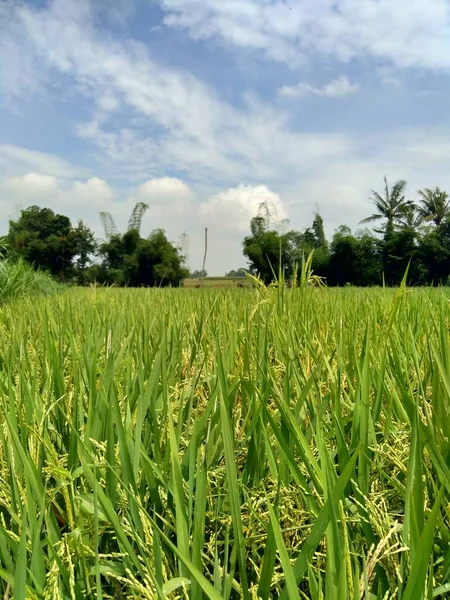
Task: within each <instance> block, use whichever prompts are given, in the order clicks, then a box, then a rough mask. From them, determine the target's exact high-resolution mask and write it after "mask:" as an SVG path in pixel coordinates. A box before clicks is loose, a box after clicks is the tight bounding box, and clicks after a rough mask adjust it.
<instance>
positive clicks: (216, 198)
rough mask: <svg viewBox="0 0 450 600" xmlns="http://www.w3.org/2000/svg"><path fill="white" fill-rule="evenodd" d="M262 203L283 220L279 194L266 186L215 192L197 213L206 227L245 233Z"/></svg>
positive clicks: (243, 187)
mask: <svg viewBox="0 0 450 600" xmlns="http://www.w3.org/2000/svg"><path fill="white" fill-rule="evenodd" d="M263 203H267V204H268V206H269V207H270V209H271V212H272V214H273V217H274V218H275V219H278V220H283V219H286V217H287V215H286V210H285V207H284V205H283V202H282V201H281V198H280V196H279V195H278V194H275V193H274V192H272V191H271V190H270V189H269V188H268V187H267V186H265V185H258V186H251V185H239V186H238V187H236V188H230V189H228V190H226V191H224V192H220V193H218V194H215V195H213V196H211V197H210V198H208V200H206V202H203V203H202V204H201V205H200V209H199V214H200V218H201V219H202V222H203V223H204V224H205V226H213V227H214V228H215V229H216V230H217V229H219V230H221V231H232V232H235V233H236V232H239V233H240V234H245V233H246V232H248V229H249V223H250V220H251V219H252V217H254V216H256V214H257V213H258V209H259V207H260V205H261V204H263Z"/></svg>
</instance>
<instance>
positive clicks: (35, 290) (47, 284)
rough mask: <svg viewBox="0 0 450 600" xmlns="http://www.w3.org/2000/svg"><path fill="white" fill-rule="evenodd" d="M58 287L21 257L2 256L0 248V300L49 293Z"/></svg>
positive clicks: (47, 276)
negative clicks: (12, 258)
mask: <svg viewBox="0 0 450 600" xmlns="http://www.w3.org/2000/svg"><path fill="white" fill-rule="evenodd" d="M59 289H60V285H59V284H58V283H57V282H56V281H55V280H53V279H52V278H51V277H50V275H48V274H47V273H44V272H42V271H36V270H34V269H33V267H31V266H30V265H29V264H27V263H26V262H25V261H23V260H21V259H18V260H11V259H9V258H4V257H3V256H2V254H1V250H0V302H5V301H9V300H17V299H19V298H24V297H27V296H39V295H49V294H52V293H54V292H56V291H58V290H59Z"/></svg>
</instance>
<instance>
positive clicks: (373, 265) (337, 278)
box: [327, 225, 382, 286]
mask: <svg viewBox="0 0 450 600" xmlns="http://www.w3.org/2000/svg"><path fill="white" fill-rule="evenodd" d="M381 270H382V263H381V251H380V241H379V240H378V239H377V238H375V237H374V236H372V235H370V233H368V232H366V231H362V232H360V233H359V234H358V233H357V234H356V235H355V236H354V235H352V232H351V230H350V229H349V228H348V227H347V226H346V225H341V227H339V228H338V229H337V230H336V232H335V234H334V236H333V241H332V242H331V254H330V259H329V268H328V276H327V283H328V284H329V285H339V286H342V285H346V284H351V285H357V286H370V285H379V284H380V283H381Z"/></svg>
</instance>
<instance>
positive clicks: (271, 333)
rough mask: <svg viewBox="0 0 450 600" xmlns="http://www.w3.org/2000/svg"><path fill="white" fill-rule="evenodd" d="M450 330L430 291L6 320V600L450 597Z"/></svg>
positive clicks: (55, 306) (180, 298) (129, 300)
mask: <svg viewBox="0 0 450 600" xmlns="http://www.w3.org/2000/svg"><path fill="white" fill-rule="evenodd" d="M302 276H303V275H302ZM304 283H305V282H304ZM449 328H450V310H449V298H448V296H447V294H446V292H445V291H443V290H436V289H435V290H414V291H412V292H411V291H407V290H406V289H404V288H402V289H400V290H397V291H390V290H382V289H377V290H373V289H372V290H358V289H343V290H342V289H341V290H339V289H333V290H331V289H329V290H327V289H315V288H309V287H307V285H301V287H299V288H295V289H290V290H286V289H284V288H282V287H280V288H278V289H267V288H265V287H263V286H260V287H258V288H256V289H243V290H219V291H217V290H170V289H166V290H114V289H112V290H105V289H90V290H75V291H71V292H67V293H64V294H62V295H57V296H55V297H53V298H50V299H38V300H33V301H32V302H31V301H30V300H25V301H21V302H17V303H15V304H9V305H6V306H4V307H3V308H2V309H1V311H0V425H1V426H0V597H4V598H10V599H12V598H14V600H23V599H25V598H37V599H40V600H43V599H45V600H47V599H55V600H56V599H57V598H58V599H59V598H64V599H65V598H67V599H71V600H73V599H75V600H81V599H83V598H92V599H96V600H100V599H102V598H104V599H106V598H119V599H120V598H136V599H150V598H151V599H153V598H158V599H161V598H172V599H174V598H192V599H194V600H197V599H202V598H204V599H213V600H219V599H224V598H225V599H226V598H244V599H249V598H251V599H254V598H261V599H264V600H266V599H269V598H284V599H295V598H312V599H314V600H319V599H321V598H326V599H327V600H330V599H335V598H336V599H339V600H340V599H342V600H345V599H352V600H354V599H359V598H367V599H369V598H371V599H374V598H377V599H381V598H396V599H402V600H412V599H414V600H415V599H421V598H424V599H425V598H426V599H430V598H438V597H446V595H447V596H448V593H449V589H450V587H449V586H450V545H449V543H450V533H449V531H450V527H449V526H450V523H449V502H450V470H449V463H450V440H449V433H450V402H449V397H450V342H449Z"/></svg>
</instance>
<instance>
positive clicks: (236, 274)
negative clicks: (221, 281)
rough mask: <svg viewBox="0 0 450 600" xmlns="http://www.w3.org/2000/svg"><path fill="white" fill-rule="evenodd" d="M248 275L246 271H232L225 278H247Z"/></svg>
mask: <svg viewBox="0 0 450 600" xmlns="http://www.w3.org/2000/svg"><path fill="white" fill-rule="evenodd" d="M246 274H247V271H246V269H243V268H241V269H232V270H231V271H230V272H229V273H225V277H245V276H246Z"/></svg>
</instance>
